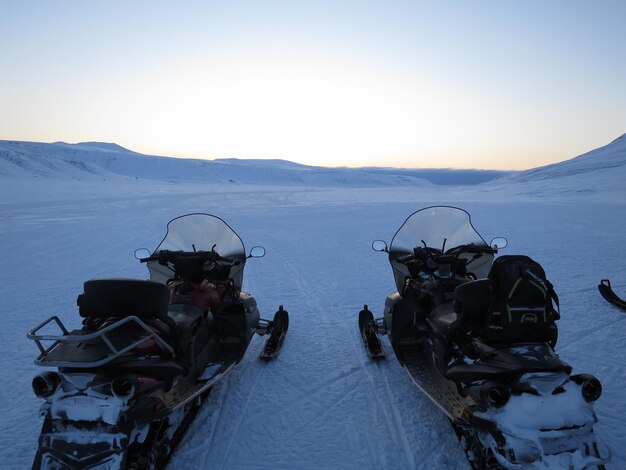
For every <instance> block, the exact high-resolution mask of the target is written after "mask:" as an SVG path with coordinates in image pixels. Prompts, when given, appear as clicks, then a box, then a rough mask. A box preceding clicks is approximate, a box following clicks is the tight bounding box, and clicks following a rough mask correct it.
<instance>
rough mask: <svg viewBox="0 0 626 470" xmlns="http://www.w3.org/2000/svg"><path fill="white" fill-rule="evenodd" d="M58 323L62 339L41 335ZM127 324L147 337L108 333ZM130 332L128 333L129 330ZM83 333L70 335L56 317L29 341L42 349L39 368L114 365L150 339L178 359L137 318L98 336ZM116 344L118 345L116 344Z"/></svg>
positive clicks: (30, 337) (74, 332)
mask: <svg viewBox="0 0 626 470" xmlns="http://www.w3.org/2000/svg"><path fill="white" fill-rule="evenodd" d="M52 322H54V323H56V325H57V326H58V327H59V329H60V330H61V333H62V335H41V334H38V333H39V331H40V330H41V329H42V328H44V327H45V326H47V325H49V324H50V323H52ZM127 323H134V324H136V325H137V326H138V327H139V328H140V329H142V330H143V332H145V333H146V334H145V335H144V334H143V332H142V335H141V337H140V338H139V339H136V338H137V332H136V331H135V332H134V333H133V334H132V335H128V334H123V333H124V331H121V332H119V333H122V334H119V333H118V335H116V337H115V338H113V341H112V340H111V338H109V336H107V334H108V333H110V332H111V331H114V330H117V329H118V328H120V327H121V326H124V325H126V324H127ZM125 329H126V330H127V329H128V327H127V328H125ZM81 333H82V330H75V331H71V332H70V331H68V329H67V328H66V327H65V325H63V322H62V321H61V320H60V319H59V317H57V316H56V315H55V316H52V317H50V318H48V319H47V320H46V321H44V322H42V323H40V324H39V325H37V326H36V327H35V328H33V329H32V330H31V331H29V332H28V334H27V335H26V337H27V338H28V339H32V340H33V341H34V342H35V344H37V347H38V348H39V351H40V354H39V356H38V357H37V358H36V359H35V364H36V365H38V366H46V367H75V368H82V369H88V368H92V367H100V366H103V365H105V364H109V363H110V362H113V361H114V360H115V359H117V358H118V357H120V356H121V355H123V354H125V353H127V352H128V351H130V350H132V349H134V348H136V347H137V346H139V345H140V344H141V343H143V342H145V341H146V340H147V339H152V340H154V342H155V343H156V344H157V345H158V346H159V347H160V348H161V349H162V350H163V351H167V352H168V353H170V354H172V355H175V353H174V349H173V348H172V347H171V346H170V345H169V344H167V343H166V342H165V340H164V339H163V338H161V337H160V336H159V335H158V334H157V333H155V332H154V330H153V329H152V328H150V327H149V326H148V325H146V324H145V323H144V322H143V321H141V320H140V319H139V318H137V317H136V316H134V315H131V316H128V317H126V318H122V319H121V320H119V321H117V322H115V323H113V324H111V325H109V326H106V327H104V328H102V329H101V330H98V331H96V332H94V333H89V334H81ZM42 341H53V343H52V345H51V346H49V347H48V348H46V347H44V345H43V344H42ZM114 342H115V344H114ZM85 344H87V345H89V347H88V348H84V347H82V348H81V345H82V346H84V345H85Z"/></svg>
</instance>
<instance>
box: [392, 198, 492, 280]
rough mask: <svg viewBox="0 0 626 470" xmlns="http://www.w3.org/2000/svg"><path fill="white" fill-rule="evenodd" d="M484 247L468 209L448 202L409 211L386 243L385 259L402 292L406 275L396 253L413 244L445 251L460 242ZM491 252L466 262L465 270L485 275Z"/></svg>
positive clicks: (410, 249) (410, 248)
mask: <svg viewBox="0 0 626 470" xmlns="http://www.w3.org/2000/svg"><path fill="white" fill-rule="evenodd" d="M471 244H473V245H475V246H481V247H488V246H489V244H488V243H487V242H486V241H485V240H484V239H483V237H481V236H480V234H479V233H478V232H477V231H476V229H475V228H474V226H473V225H472V221H471V218H470V215H469V213H468V212H466V211H464V210H463V209H459V208H458V207H452V206H431V207H426V208H424V209H420V210H418V211H416V212H414V213H413V214H411V215H410V216H409V217H408V218H407V219H406V220H405V221H404V223H403V224H402V226H401V227H400V228H399V229H398V231H397V232H396V234H395V235H394V236H393V238H392V240H391V244H390V246H389V262H390V263H391V267H392V268H393V271H394V277H395V280H396V287H397V288H398V292H402V289H403V287H404V280H405V279H406V277H407V276H409V272H408V270H407V268H406V266H405V265H404V264H402V263H398V262H396V259H397V258H398V257H400V256H404V255H408V254H411V253H413V249H414V248H416V247H428V248H434V249H436V250H439V251H440V252H442V253H445V252H448V251H450V250H452V249H453V248H456V247H458V246H461V245H471ZM472 256H473V255H471V254H462V255H460V257H461V258H464V257H466V258H468V259H469V258H471V257H472ZM492 261H493V255H491V254H487V253H485V254H483V255H482V256H480V257H479V258H477V259H476V260H474V261H470V262H469V263H468V266H467V268H468V271H470V272H472V273H473V274H474V275H475V276H476V278H477V279H481V278H484V277H486V276H487V274H488V273H489V268H490V266H491V262H492Z"/></svg>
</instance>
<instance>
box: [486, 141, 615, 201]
mask: <svg viewBox="0 0 626 470" xmlns="http://www.w3.org/2000/svg"><path fill="white" fill-rule="evenodd" d="M487 187H489V188H494V189H495V188H500V189H501V190H507V191H509V192H515V193H524V194H529V195H532V194H533V192H535V193H541V194H544V195H545V194H555V193H561V194H564V193H570V194H573V193H579V194H582V195H587V196H591V195H595V194H601V195H603V196H606V195H608V194H609V193H615V194H616V197H617V194H618V193H621V194H622V195H623V193H624V192H625V191H626V134H624V135H622V136H621V137H618V138H617V139H615V140H614V141H612V142H611V143H609V144H607V145H605V146H603V147H600V148H597V149H595V150H592V151H590V152H587V153H585V154H583V155H580V156H578V157H575V158H572V159H570V160H566V161H563V162H559V163H555V164H552V165H547V166H543V167H539V168H534V169H531V170H527V171H522V172H518V173H513V174H511V175H507V176H503V177H501V178H497V179H494V180H492V181H490V182H489V183H487ZM622 197H623V196H622Z"/></svg>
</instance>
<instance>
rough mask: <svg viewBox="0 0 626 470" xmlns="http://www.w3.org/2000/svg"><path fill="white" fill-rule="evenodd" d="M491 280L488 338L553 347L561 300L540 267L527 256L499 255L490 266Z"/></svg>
mask: <svg viewBox="0 0 626 470" xmlns="http://www.w3.org/2000/svg"><path fill="white" fill-rule="evenodd" d="M488 278H489V295H490V298H489V313H488V315H487V318H486V322H485V325H484V333H485V335H486V337H487V338H488V339H491V340H493V341H498V342H507V343H525V342H547V343H549V344H550V345H551V346H554V345H555V344H556V340H557V335H558V331H557V328H556V324H555V320H558V319H559V318H560V313H559V298H558V296H557V295H556V292H554V289H553V287H552V284H551V283H550V281H548V280H547V279H546V273H545V271H544V270H543V268H542V267H541V265H540V264H539V263H537V262H536V261H534V260H533V259H531V258H529V257H528V256H523V255H507V256H500V257H499V258H497V259H496V260H495V261H494V262H493V264H492V265H491V270H490V271H489V275H488ZM553 302H554V304H553ZM554 305H556V310H555V308H554Z"/></svg>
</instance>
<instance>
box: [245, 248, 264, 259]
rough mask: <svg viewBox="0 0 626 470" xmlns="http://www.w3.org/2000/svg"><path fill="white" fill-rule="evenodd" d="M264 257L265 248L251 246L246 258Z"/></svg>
mask: <svg viewBox="0 0 626 470" xmlns="http://www.w3.org/2000/svg"><path fill="white" fill-rule="evenodd" d="M264 256H265V248H263V247H262V246H253V247H252V249H251V250H250V254H249V255H248V258H263V257H264Z"/></svg>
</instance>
